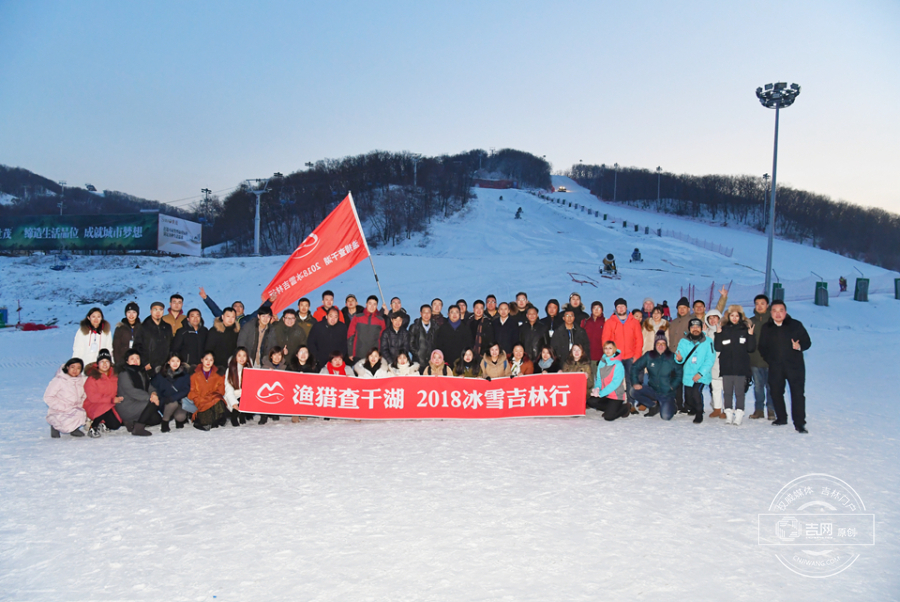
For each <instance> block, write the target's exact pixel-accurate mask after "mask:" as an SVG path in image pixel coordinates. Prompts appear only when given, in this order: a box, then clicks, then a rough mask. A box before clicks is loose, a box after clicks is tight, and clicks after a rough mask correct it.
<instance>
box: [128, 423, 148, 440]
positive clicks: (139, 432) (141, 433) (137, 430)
mask: <svg viewBox="0 0 900 602" xmlns="http://www.w3.org/2000/svg"><path fill="white" fill-rule="evenodd" d="M131 434H132V435H134V436H135V437H149V436H150V435H152V434H153V433H151V432H150V431H148V430H147V427H146V425H144V424H142V423H140V422H135V423H134V428H133V429H132V430H131Z"/></svg>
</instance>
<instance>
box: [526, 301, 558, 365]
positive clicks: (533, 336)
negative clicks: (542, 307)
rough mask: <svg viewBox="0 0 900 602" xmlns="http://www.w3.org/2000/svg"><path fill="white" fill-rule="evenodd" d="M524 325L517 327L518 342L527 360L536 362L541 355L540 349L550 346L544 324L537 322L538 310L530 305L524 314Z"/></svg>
mask: <svg viewBox="0 0 900 602" xmlns="http://www.w3.org/2000/svg"><path fill="white" fill-rule="evenodd" d="M525 320H526V321H525V323H524V324H522V325H521V326H519V342H520V343H522V346H523V347H525V353H526V354H528V358H529V359H531V360H536V359H537V358H538V357H540V355H541V347H543V346H544V345H549V344H550V335H549V334H548V329H547V326H546V324H542V323H541V322H540V321H539V320H538V310H537V308H536V307H535V306H533V305H531V306H529V307H528V309H527V310H526V312H525Z"/></svg>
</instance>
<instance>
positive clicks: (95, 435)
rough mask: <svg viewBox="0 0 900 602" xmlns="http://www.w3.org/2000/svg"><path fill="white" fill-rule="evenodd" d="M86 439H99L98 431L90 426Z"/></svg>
mask: <svg viewBox="0 0 900 602" xmlns="http://www.w3.org/2000/svg"><path fill="white" fill-rule="evenodd" d="M88 437H90V438H91V439H99V438H100V429H99V428H97V427H93V426H92V427H91V428H90V429H88Z"/></svg>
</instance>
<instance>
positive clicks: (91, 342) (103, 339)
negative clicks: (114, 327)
mask: <svg viewBox="0 0 900 602" xmlns="http://www.w3.org/2000/svg"><path fill="white" fill-rule="evenodd" d="M112 348H113V340H112V331H111V329H110V327H109V322H107V321H106V320H104V319H103V311H102V310H101V309H100V308H99V307H92V308H91V309H90V311H89V312H88V313H87V316H86V317H85V318H84V320H82V321H81V327H80V328H79V329H78V332H76V333H75V343H74V344H73V345H72V357H77V358H79V359H80V360H81V361H83V362H84V365H85V366H87V365H88V364H93V363H94V362H96V361H97V354H98V353H100V350H101V349H112Z"/></svg>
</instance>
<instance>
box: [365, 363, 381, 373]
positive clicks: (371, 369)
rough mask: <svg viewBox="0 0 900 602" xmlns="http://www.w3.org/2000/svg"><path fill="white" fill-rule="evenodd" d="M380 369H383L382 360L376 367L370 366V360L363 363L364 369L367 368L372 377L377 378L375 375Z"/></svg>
mask: <svg viewBox="0 0 900 602" xmlns="http://www.w3.org/2000/svg"><path fill="white" fill-rule="evenodd" d="M380 367H381V361H380V360H379V362H378V363H377V364H375V365H374V366H372V365H370V364H369V360H366V361H364V362H363V368H365V369H366V370H368V371H369V373H370V374H371V375H372V376H375V373H376V372H378V368H380Z"/></svg>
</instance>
